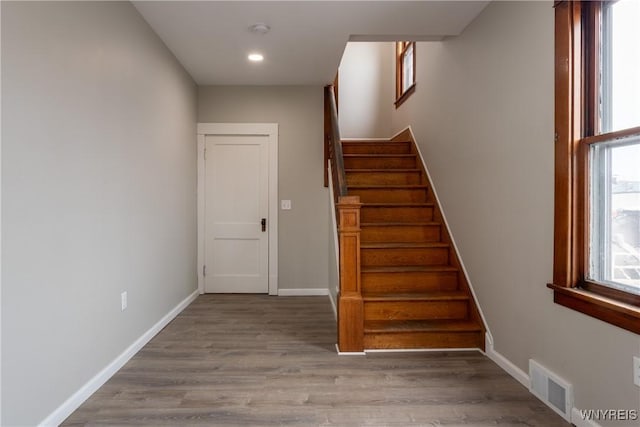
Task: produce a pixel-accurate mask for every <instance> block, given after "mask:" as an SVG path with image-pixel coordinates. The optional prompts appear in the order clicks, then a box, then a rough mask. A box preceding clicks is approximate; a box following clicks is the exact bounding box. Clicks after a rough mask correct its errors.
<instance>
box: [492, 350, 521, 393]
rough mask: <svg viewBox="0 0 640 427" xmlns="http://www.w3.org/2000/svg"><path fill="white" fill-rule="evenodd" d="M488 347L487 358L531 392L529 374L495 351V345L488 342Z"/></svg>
mask: <svg viewBox="0 0 640 427" xmlns="http://www.w3.org/2000/svg"><path fill="white" fill-rule="evenodd" d="M486 347H487V351H486V354H487V357H488V358H489V359H491V360H493V361H494V362H496V365H498V366H500V367H501V368H502V369H503V370H504V371H506V373H507V374H509V375H511V376H512V377H513V378H515V379H516V380H518V382H519V383H520V384H522V385H523V386H525V387H526V388H527V390H529V384H530V380H529V374H527V373H526V372H524V371H523V370H522V369H520V368H518V367H517V366H516V365H514V364H513V363H512V362H511V361H510V360H509V359H507V358H506V357H504V356H503V355H502V354H500V353H498V352H497V351H495V349H494V348H493V343H489V342H487V346H486Z"/></svg>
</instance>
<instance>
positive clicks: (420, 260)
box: [360, 247, 449, 267]
mask: <svg viewBox="0 0 640 427" xmlns="http://www.w3.org/2000/svg"><path fill="white" fill-rule="evenodd" d="M360 252H361V260H362V266H363V267H364V266H396V265H415V266H418V265H446V264H448V263H449V248H448V247H426V248H361V251H360Z"/></svg>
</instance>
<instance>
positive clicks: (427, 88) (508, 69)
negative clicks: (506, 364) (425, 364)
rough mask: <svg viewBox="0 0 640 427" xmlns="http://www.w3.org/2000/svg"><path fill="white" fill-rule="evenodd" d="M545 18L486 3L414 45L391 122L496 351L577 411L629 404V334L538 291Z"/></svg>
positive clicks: (546, 85)
mask: <svg viewBox="0 0 640 427" xmlns="http://www.w3.org/2000/svg"><path fill="white" fill-rule="evenodd" d="M553 22H554V13H553V7H552V2H493V3H491V4H490V5H489V6H488V7H487V9H485V11H484V12H482V14H481V15H480V16H479V17H478V18H477V19H476V20H475V21H474V22H473V23H472V24H471V25H470V26H469V27H468V28H467V29H466V30H465V32H464V33H463V34H462V35H461V36H459V37H457V38H454V39H450V40H447V41H444V42H434V43H418V46H417V78H416V80H417V87H416V92H415V94H414V95H412V96H411V97H410V98H409V99H408V100H407V101H406V102H405V103H404V104H403V105H402V106H401V107H400V108H399V109H398V110H397V111H395V112H394V114H393V118H392V120H393V130H394V131H397V130H400V129H402V128H403V127H405V126H406V125H412V127H413V129H414V131H415V134H416V137H417V139H418V142H419V143H420V148H421V150H422V153H423V154H424V156H425V159H426V162H427V166H428V167H429V170H430V172H431V174H432V177H433V180H434V185H435V186H436V188H437V190H438V194H439V196H440V197H441V202H442V205H443V208H444V212H445V214H446V215H447V218H448V220H449V223H450V226H451V229H452V233H453V237H454V238H455V240H456V242H457V243H458V245H459V249H460V251H461V255H462V259H463V261H464V263H465V265H466V267H467V269H468V271H469V275H470V278H471V282H472V284H473V286H474V288H475V290H476V292H477V294H478V297H479V300H480V305H481V307H482V309H483V310H484V313H485V314H486V316H487V318H488V322H489V327H490V329H491V332H492V333H493V336H494V340H495V347H496V350H497V351H498V352H500V353H501V354H502V355H504V356H506V357H507V358H508V359H509V360H511V361H512V362H513V363H515V364H516V365H517V366H518V367H519V368H520V369H522V370H524V371H525V372H526V371H527V370H528V367H527V366H528V359H529V358H533V359H536V360H537V361H539V362H540V363H541V364H543V365H545V366H547V367H548V368H550V369H551V370H553V371H555V372H556V373H557V374H559V375H560V376H562V377H564V378H565V379H567V380H568V381H569V382H570V383H572V384H573V385H574V387H575V391H576V396H575V397H576V402H575V406H576V407H578V408H580V409H609V408H615V409H618V408H620V409H638V408H639V405H640V389H639V388H638V387H636V386H634V385H633V381H632V356H633V355H637V354H638V352H639V344H640V339H639V338H638V336H637V335H634V334H632V333H630V332H627V331H624V330H622V329H619V328H617V327H614V326H610V325H608V324H606V323H604V322H601V321H599V320H596V319H593V318H591V317H587V316H585V315H583V314H580V313H578V312H575V311H572V310H570V309H567V308H564V307H561V306H559V305H556V304H554V303H553V295H552V291H551V290H549V289H547V288H546V287H545V285H546V283H548V282H549V281H550V280H551V279H552V261H553V175H554V163H553V162H554V160H553V154H554V153H553V134H554V131H553V129H554V124H553V120H554V117H553V111H554V74H553V70H554V64H553V49H554V44H553V40H554V37H553V32H554V24H553ZM603 424H606V423H604V422H603ZM615 425H630V424H628V423H618V424H615Z"/></svg>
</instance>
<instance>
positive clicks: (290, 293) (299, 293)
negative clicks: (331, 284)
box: [278, 288, 329, 297]
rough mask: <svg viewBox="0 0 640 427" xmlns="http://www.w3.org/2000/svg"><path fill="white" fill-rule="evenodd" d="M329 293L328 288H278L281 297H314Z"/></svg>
mask: <svg viewBox="0 0 640 427" xmlns="http://www.w3.org/2000/svg"><path fill="white" fill-rule="evenodd" d="M325 295H329V289H327V288H315V289H304V288H303V289H278V296H281V297H312V296H325Z"/></svg>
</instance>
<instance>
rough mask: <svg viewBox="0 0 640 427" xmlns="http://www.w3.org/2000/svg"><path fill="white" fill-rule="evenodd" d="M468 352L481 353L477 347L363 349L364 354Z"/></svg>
mask: <svg viewBox="0 0 640 427" xmlns="http://www.w3.org/2000/svg"><path fill="white" fill-rule="evenodd" d="M454 351H460V352H469V351H477V352H480V353H482V350H480V349H479V348H473V347H468V348H373V349H368V350H367V349H366V348H365V349H364V352H365V353H366V354H369V353H442V352H454Z"/></svg>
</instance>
